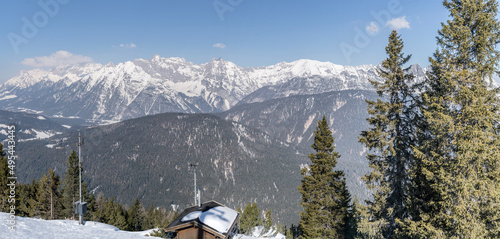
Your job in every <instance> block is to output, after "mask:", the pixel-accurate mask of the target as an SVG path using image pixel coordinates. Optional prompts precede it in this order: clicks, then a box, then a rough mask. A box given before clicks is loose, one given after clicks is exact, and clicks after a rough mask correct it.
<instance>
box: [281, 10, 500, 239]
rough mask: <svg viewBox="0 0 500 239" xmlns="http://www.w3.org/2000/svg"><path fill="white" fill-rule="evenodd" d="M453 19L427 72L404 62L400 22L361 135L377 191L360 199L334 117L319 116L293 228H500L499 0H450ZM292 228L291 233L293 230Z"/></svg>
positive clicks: (417, 234)
mask: <svg viewBox="0 0 500 239" xmlns="http://www.w3.org/2000/svg"><path fill="white" fill-rule="evenodd" d="M443 5H444V6H445V7H446V8H447V9H448V10H449V12H450V19H449V20H448V21H447V22H446V23H443V24H442V29H441V30H439V32H438V37H437V44H438V48H437V50H436V52H435V53H434V55H433V56H432V57H431V58H430V62H431V70H430V71H429V72H428V74H427V77H426V79H425V80H423V81H422V82H417V81H415V79H414V76H413V75H412V74H411V72H410V69H409V68H404V65H405V64H406V63H408V61H409V60H410V56H407V55H405V54H404V53H403V47H404V44H403V40H402V39H401V36H400V35H398V33H397V32H396V31H393V32H392V33H391V34H390V36H389V44H388V46H387V47H386V48H385V49H386V52H387V55H388V57H387V58H386V59H385V60H384V61H383V62H382V65H381V68H380V69H379V70H378V74H379V75H380V76H381V77H382V79H383V80H382V81H372V82H371V83H372V84H373V86H374V87H375V90H376V92H377V93H378V94H379V96H380V97H379V99H378V100H376V101H367V103H368V113H369V114H370V116H369V118H368V119H367V121H368V122H369V124H370V128H369V129H367V130H365V131H363V132H362V133H361V135H360V137H359V142H360V143H362V144H364V145H365V147H366V148H368V149H369V152H368V153H367V156H366V157H367V160H368V162H369V166H370V167H371V169H372V171H371V172H370V173H369V174H367V175H365V176H364V177H363V180H364V182H365V183H366V185H367V187H368V189H369V190H370V191H371V192H372V193H373V197H372V198H371V199H369V200H367V201H365V203H363V204H360V203H359V202H357V200H354V202H353V203H350V194H349V192H348V191H347V189H346V187H345V177H344V173H343V172H342V171H339V170H336V169H335V166H336V163H337V160H338V159H339V157H340V155H339V154H338V153H337V152H336V151H335V147H334V139H333V137H332V134H331V131H330V130H329V129H328V122H327V121H326V119H325V118H324V117H323V120H320V121H319V122H318V126H317V128H316V131H315V138H314V144H313V145H312V148H313V149H314V151H315V153H314V154H311V155H309V158H310V159H311V164H310V165H309V167H306V168H304V169H303V170H302V175H303V180H302V184H301V186H300V187H299V191H300V193H301V194H302V202H301V205H302V207H303V210H304V211H303V212H301V214H300V222H299V225H298V230H297V232H296V233H293V235H291V236H293V238H500V98H499V93H500V89H499V88H495V87H494V86H493V85H492V81H493V76H494V75H495V74H498V72H497V69H498V61H499V59H500V52H499V51H498V48H497V44H498V43H500V22H499V20H498V18H497V12H498V2H497V1H495V0H461V1H459V0H445V1H444V2H443ZM287 236H288V235H287Z"/></svg>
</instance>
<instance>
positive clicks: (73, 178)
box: [61, 150, 89, 219]
mask: <svg viewBox="0 0 500 239" xmlns="http://www.w3.org/2000/svg"><path fill="white" fill-rule="evenodd" d="M66 164H67V166H68V168H67V169H66V173H65V174H64V180H63V182H62V190H61V191H62V195H63V202H62V203H63V206H64V209H63V216H64V217H66V218H71V219H75V218H76V214H75V209H74V203H75V202H76V201H79V200H80V183H79V180H80V169H79V162H78V155H77V154H76V152H75V151H74V150H73V151H71V153H70V155H69V157H68V161H67V162H66ZM82 172H83V168H82ZM88 194H89V193H88V189H87V185H86V184H85V183H83V176H82V200H83V201H85V200H86V198H87V199H88Z"/></svg>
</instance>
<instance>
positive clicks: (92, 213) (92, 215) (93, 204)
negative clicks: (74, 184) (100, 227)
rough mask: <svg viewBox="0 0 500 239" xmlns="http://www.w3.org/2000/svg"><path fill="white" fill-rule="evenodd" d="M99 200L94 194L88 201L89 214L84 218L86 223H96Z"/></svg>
mask: <svg viewBox="0 0 500 239" xmlns="http://www.w3.org/2000/svg"><path fill="white" fill-rule="evenodd" d="M96 212H97V200H96V198H95V195H94V194H91V195H90V197H89V198H88V200H87V213H86V214H85V216H84V220H85V221H96V220H97V216H96Z"/></svg>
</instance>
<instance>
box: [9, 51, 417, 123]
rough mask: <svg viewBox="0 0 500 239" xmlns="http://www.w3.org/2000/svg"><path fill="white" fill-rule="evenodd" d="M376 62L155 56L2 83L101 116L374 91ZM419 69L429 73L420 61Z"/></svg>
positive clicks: (18, 95) (26, 96) (56, 106)
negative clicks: (262, 63) (198, 60)
mask: <svg viewBox="0 0 500 239" xmlns="http://www.w3.org/2000/svg"><path fill="white" fill-rule="evenodd" d="M376 68H377V67H376V66H372V65H364V66H341V65H336V64H333V63H330V62H319V61H314V60H298V61H294V62H290V63H288V62H281V63H278V64H275V65H271V66H267V67H248V68H243V67H240V66H237V65H236V64H234V63H232V62H229V61H225V60H223V59H213V60H212V61H210V62H208V63H205V64H200V65H197V64H194V63H192V62H188V61H186V60H185V59H183V58H174V57H173V58H162V57H160V56H158V55H155V56H154V57H153V58H151V59H149V60H145V59H136V60H133V61H127V62H124V63H119V64H117V65H113V64H111V63H110V64H107V65H102V64H98V63H87V64H84V65H73V66H59V67H57V68H54V69H51V70H43V69H34V70H30V71H22V72H20V73H19V75H17V76H16V77H14V78H12V79H10V80H9V81H7V82H6V83H5V84H3V85H2V86H0V107H1V109H5V110H10V111H28V112H36V113H41V114H43V115H47V116H53V117H80V118H83V119H89V120H96V121H100V120H116V121H120V120H124V119H130V118H136V117H140V116H144V115H152V114H157V113H164V112H184V113H209V112H220V111H225V110H228V109H230V108H231V107H233V106H234V105H236V104H238V103H240V102H241V103H250V102H256V101H263V100H265V99H268V98H279V97H287V96H290V95H306V94H318V93H323V92H329V91H338V90H348V89H361V90H367V89H372V87H371V85H370V83H369V82H368V79H375V80H376V79H378V76H377V74H376ZM414 70H415V72H417V73H418V74H423V72H424V70H422V69H421V68H420V67H418V66H415V67H414ZM252 93H254V94H252ZM270 93H272V94H271V95H270ZM251 94H252V95H251ZM263 95H265V97H263ZM248 96H250V98H247V97H248ZM242 100H243V101H242Z"/></svg>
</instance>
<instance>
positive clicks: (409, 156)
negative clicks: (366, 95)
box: [359, 31, 417, 238]
mask: <svg viewBox="0 0 500 239" xmlns="http://www.w3.org/2000/svg"><path fill="white" fill-rule="evenodd" d="M402 51H403V41H402V40H401V38H400V36H399V35H398V33H397V32H396V31H392V33H391V34H390V36H389V45H388V46H387V47H386V52H387V54H388V58H387V59H385V60H384V61H383V62H382V69H381V70H378V74H379V75H380V76H381V77H382V78H383V79H384V80H383V82H376V81H371V83H372V84H373V85H374V87H375V89H376V91H377V93H378V95H379V97H381V98H382V97H384V98H383V99H378V100H377V101H369V100H367V101H366V102H367V103H368V113H369V114H370V115H371V116H370V118H368V119H367V120H368V122H369V123H370V125H371V128H370V129H369V130H367V131H363V132H362V133H361V137H360V139H359V141H360V142H361V143H363V144H364V145H365V146H366V147H367V148H368V149H369V150H370V151H371V153H367V159H368V162H369V165H370V167H371V168H372V169H373V170H372V171H371V172H370V173H369V174H367V175H366V176H365V177H364V178H363V179H364V180H365V181H366V183H367V185H368V189H370V190H373V191H374V198H373V200H372V201H369V202H368V206H369V212H370V213H371V214H372V215H373V217H371V220H373V222H374V223H376V224H378V225H381V226H382V228H379V229H378V230H381V231H382V232H383V235H384V237H385V238H389V237H392V236H393V235H394V231H395V230H396V228H397V223H396V220H398V219H399V220H404V219H405V218H407V217H408V213H407V211H408V209H407V200H408V189H409V187H410V179H409V173H408V169H409V168H411V166H412V164H413V161H414V160H413V151H412V146H414V145H415V136H416V124H415V123H414V122H415V120H416V114H417V107H416V101H415V100H414V99H415V95H416V94H415V93H414V92H413V90H412V87H411V86H410V84H411V81H412V80H413V76H412V75H411V74H407V73H406V72H407V70H408V69H403V65H404V64H406V63H407V62H408V61H409V60H410V56H404V54H403V52H402Z"/></svg>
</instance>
